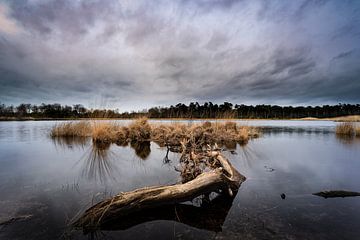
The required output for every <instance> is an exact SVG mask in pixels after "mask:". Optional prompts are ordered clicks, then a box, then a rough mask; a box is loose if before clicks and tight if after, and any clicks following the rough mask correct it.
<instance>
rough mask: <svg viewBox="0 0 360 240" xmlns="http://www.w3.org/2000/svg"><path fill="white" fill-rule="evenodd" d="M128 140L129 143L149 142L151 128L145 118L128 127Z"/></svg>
mask: <svg viewBox="0 0 360 240" xmlns="http://www.w3.org/2000/svg"><path fill="white" fill-rule="evenodd" d="M128 130H129V131H128V133H129V135H128V138H129V139H130V140H131V141H149V140H150V136H151V126H150V124H149V123H148V121H147V118H144V117H143V118H139V119H136V120H135V121H133V122H132V123H131V124H130V125H129V127H128Z"/></svg>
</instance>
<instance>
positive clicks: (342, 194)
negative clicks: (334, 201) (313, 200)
mask: <svg viewBox="0 0 360 240" xmlns="http://www.w3.org/2000/svg"><path fill="white" fill-rule="evenodd" d="M313 195H316V196H319V197H323V198H337V197H342V198H344V197H357V196H360V192H351V191H344V190H334V191H323V192H318V193H313Z"/></svg>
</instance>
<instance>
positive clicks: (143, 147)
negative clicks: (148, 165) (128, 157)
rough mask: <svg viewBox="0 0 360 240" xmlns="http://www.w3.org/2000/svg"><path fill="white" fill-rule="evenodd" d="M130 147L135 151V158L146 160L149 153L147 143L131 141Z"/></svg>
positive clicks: (148, 144)
mask: <svg viewBox="0 0 360 240" xmlns="http://www.w3.org/2000/svg"><path fill="white" fill-rule="evenodd" d="M130 147H131V148H133V149H134V150H135V154H136V156H138V157H139V158H141V159H142V160H146V159H147V158H148V156H149V155H150V152H151V148H150V142H149V141H144V142H139V141H133V142H131V143H130Z"/></svg>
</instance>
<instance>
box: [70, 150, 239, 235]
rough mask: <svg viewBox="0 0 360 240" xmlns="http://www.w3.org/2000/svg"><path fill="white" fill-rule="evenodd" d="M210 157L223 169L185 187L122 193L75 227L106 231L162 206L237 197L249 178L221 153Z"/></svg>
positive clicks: (98, 206)
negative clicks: (217, 196)
mask: <svg viewBox="0 0 360 240" xmlns="http://www.w3.org/2000/svg"><path fill="white" fill-rule="evenodd" d="M207 154H208V156H210V157H213V158H215V159H216V160H217V161H218V163H219V165H220V167H218V168H216V169H213V170H211V171H208V172H203V173H201V174H200V175H199V176H197V177H196V178H195V179H193V180H191V181H189V182H186V183H183V184H175V185H170V186H155V187H145V188H140V189H137V190H134V191H130V192H124V193H120V194H118V195H116V196H114V197H112V198H110V199H107V200H104V201H102V202H99V203H98V204H96V205H94V206H92V207H91V208H89V209H88V210H86V211H85V212H84V214H83V215H82V216H81V217H80V218H79V219H77V220H76V221H75V222H74V223H73V225H74V226H75V227H78V228H82V229H83V230H84V232H88V231H93V230H96V229H104V228H106V226H107V225H109V224H111V223H112V222H114V220H116V221H119V219H123V221H126V219H127V217H128V216H130V215H133V214H134V213H135V214H136V213H141V212H144V211H148V212H149V211H150V212H151V211H152V209H156V208H159V207H161V206H171V205H172V206H174V204H178V203H181V202H186V201H190V200H193V199H194V198H196V197H198V196H201V195H207V194H209V193H211V192H221V194H226V195H228V196H230V197H233V196H234V194H236V193H237V191H238V189H239V187H240V185H241V183H242V182H243V181H245V179H246V178H245V177H244V176H243V175H241V174H240V173H239V172H238V171H237V170H236V169H235V168H234V167H233V166H232V165H231V163H230V162H229V161H228V160H227V159H226V158H225V157H224V156H223V155H221V154H220V152H217V151H209V152H208V153H207ZM139 215H141V214H139Z"/></svg>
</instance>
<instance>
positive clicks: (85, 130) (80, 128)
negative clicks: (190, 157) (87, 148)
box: [51, 118, 259, 146]
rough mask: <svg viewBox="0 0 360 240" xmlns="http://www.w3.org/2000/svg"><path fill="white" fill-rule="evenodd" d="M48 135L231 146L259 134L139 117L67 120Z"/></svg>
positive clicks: (120, 141) (227, 126)
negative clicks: (120, 120)
mask: <svg viewBox="0 0 360 240" xmlns="http://www.w3.org/2000/svg"><path fill="white" fill-rule="evenodd" d="M51 136H52V137H66V136H73V137H75V136H79V137H87V136H89V137H92V139H93V141H94V142H98V143H99V142H102V143H117V144H118V145H122V146H123V145H127V143H131V142H134V141H138V142H143V141H154V142H156V143H157V144H159V145H160V146H165V145H172V146H174V145H177V146H180V145H181V144H183V143H184V142H186V144H187V145H189V146H203V145H206V144H215V143H217V144H220V145H229V146H230V145H233V143H232V144H230V142H235V143H239V144H246V143H247V142H248V141H249V139H251V138H256V137H258V136H259V131H258V129H257V128H255V127H250V126H239V125H237V124H236V123H235V122H213V123H211V122H204V123H198V124H184V123H165V124H151V125H150V124H149V123H148V121H147V119H146V118H139V119H137V120H135V121H133V122H132V123H130V124H129V125H128V126H120V125H119V124H117V123H116V122H108V121H106V122H103V121H94V122H92V123H90V122H85V121H84V122H69V123H64V124H59V125H56V126H54V128H53V129H52V131H51Z"/></svg>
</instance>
